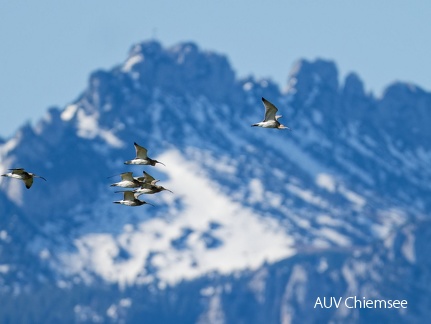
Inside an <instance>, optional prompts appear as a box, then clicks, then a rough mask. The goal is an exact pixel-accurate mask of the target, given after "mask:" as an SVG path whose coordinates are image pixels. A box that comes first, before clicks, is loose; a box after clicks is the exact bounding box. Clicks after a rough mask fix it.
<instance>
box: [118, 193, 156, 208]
mask: <svg viewBox="0 0 431 324" xmlns="http://www.w3.org/2000/svg"><path fill="white" fill-rule="evenodd" d="M116 192H123V193H124V196H123V199H122V200H117V201H114V202H113V203H115V204H121V205H126V206H131V207H135V206H141V205H145V204H148V205H151V206H154V205H152V204H150V203H147V202H146V201H143V200H139V199H137V198H136V195H135V194H134V192H133V191H127V190H122V191H116Z"/></svg>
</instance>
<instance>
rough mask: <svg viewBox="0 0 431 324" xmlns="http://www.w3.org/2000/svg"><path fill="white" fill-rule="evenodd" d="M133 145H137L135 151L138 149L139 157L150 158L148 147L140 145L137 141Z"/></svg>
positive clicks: (137, 155)
mask: <svg viewBox="0 0 431 324" xmlns="http://www.w3.org/2000/svg"><path fill="white" fill-rule="evenodd" d="M133 145H135V151H136V157H137V158H140V159H144V160H146V159H148V156H147V149H146V148H145V147H142V146H140V145H139V144H137V143H136V142H135V143H133Z"/></svg>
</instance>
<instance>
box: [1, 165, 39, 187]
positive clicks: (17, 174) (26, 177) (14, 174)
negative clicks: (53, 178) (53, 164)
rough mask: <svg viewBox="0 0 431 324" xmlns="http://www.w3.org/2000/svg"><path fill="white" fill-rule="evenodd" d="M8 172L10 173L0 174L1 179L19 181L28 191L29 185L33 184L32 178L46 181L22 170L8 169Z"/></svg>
mask: <svg viewBox="0 0 431 324" xmlns="http://www.w3.org/2000/svg"><path fill="white" fill-rule="evenodd" d="M9 171H11V172H8V173H5V174H2V177H9V178H15V179H20V180H22V181H24V184H25V187H26V188H27V189H30V187H31V185H32V184H33V179H34V178H41V179H43V180H45V181H46V179H45V178H44V177H41V176H38V175H37V174H34V173H31V172H27V171H25V170H24V169H23V168H17V169H9Z"/></svg>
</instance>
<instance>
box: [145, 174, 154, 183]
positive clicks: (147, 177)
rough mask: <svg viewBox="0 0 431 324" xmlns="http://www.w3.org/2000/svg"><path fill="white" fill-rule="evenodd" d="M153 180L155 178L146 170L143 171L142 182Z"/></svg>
mask: <svg viewBox="0 0 431 324" xmlns="http://www.w3.org/2000/svg"><path fill="white" fill-rule="evenodd" d="M154 180H156V179H155V178H154V177H153V176H152V175H150V174H149V173H148V172H146V171H144V182H145V183H152V182H153V181H154Z"/></svg>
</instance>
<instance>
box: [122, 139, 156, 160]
mask: <svg viewBox="0 0 431 324" xmlns="http://www.w3.org/2000/svg"><path fill="white" fill-rule="evenodd" d="M133 145H134V146H135V151H136V157H135V158H134V159H133V160H129V161H126V162H124V164H140V165H152V166H155V165H156V163H160V164H163V163H162V162H159V161H157V160H153V159H150V158H149V157H148V155H147V149H146V148H145V147H142V146H140V145H138V144H137V143H136V142H135V143H133ZM163 165H164V164H163Z"/></svg>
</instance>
